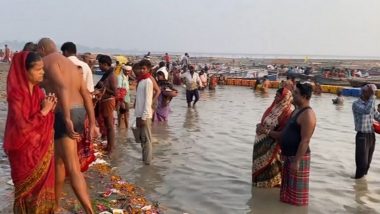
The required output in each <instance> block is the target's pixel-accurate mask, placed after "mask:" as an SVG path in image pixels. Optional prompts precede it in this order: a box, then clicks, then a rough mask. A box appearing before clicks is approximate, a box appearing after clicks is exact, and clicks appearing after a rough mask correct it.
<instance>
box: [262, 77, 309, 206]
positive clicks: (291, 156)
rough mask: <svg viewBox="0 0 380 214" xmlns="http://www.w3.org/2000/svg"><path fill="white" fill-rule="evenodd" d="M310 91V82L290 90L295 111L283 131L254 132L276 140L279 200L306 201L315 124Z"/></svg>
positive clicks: (305, 203) (300, 204)
mask: <svg viewBox="0 0 380 214" xmlns="http://www.w3.org/2000/svg"><path fill="white" fill-rule="evenodd" d="M312 93H313V88H312V86H311V85H310V84H308V83H302V84H301V83H297V84H296V89H295V90H294V93H293V101H294V104H295V106H296V110H295V111H294V112H293V115H292V116H291V118H290V119H289V121H288V123H287V124H286V126H285V128H284V130H283V131H281V132H278V131H269V132H266V131H265V129H260V130H259V131H258V133H267V134H268V135H269V136H271V137H273V138H275V139H278V140H280V143H281V154H282V159H283V166H282V173H281V176H282V180H281V190H280V200H281V201H282V202H284V203H288V204H292V205H297V206H305V205H308V203H309V175H310V148H309V143H310V139H311V137H312V135H313V133H314V129H315V125H316V117H315V113H314V111H313V110H312V109H311V107H310V98H311V95H312ZM263 130H264V131H263Z"/></svg>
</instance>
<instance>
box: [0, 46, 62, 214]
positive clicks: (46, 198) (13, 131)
mask: <svg viewBox="0 0 380 214" xmlns="http://www.w3.org/2000/svg"><path fill="white" fill-rule="evenodd" d="M43 75H44V71H43V62H42V59H41V57H40V56H39V55H38V54H37V53H34V52H26V51H25V52H20V53H17V54H15V56H14V58H13V60H12V64H11V67H10V69H9V73H8V79H7V97H8V118H7V123H6V128H5V136H4V151H5V153H6V154H7V156H8V158H9V162H10V166H11V176H12V180H13V183H14V187H15V201H14V206H13V211H14V213H17V214H20V213H21V214H24V213H28V214H30V213H33V214H34V213H44V214H45V213H54V205H55V195H54V155H53V154H54V150H53V137H54V135H53V123H54V114H53V113H52V110H54V108H55V105H56V102H57V99H56V97H55V96H54V95H52V94H49V96H47V97H45V95H44V93H43V91H42V90H41V89H40V88H39V86H38V84H39V83H40V82H42V80H43Z"/></svg>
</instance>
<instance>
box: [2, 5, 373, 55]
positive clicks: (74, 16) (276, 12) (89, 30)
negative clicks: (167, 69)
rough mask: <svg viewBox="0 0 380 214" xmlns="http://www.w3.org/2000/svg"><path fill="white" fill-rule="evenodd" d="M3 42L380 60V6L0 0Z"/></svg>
mask: <svg viewBox="0 0 380 214" xmlns="http://www.w3.org/2000/svg"><path fill="white" fill-rule="evenodd" d="M0 5H1V13H0V41H4V40H20V41H29V40H34V41H36V40H38V39H39V38H40V37H46V36H48V37H51V38H53V39H54V40H56V41H57V42H58V43H62V42H65V41H69V40H70V41H73V42H75V43H78V44H82V45H86V46H90V47H103V48H120V49H125V50H132V49H138V50H151V51H181V52H182V51H188V52H190V53H191V52H207V53H251V54H294V55H341V56H380V0H187V1H184V0H129V1H127V0H109V1H106V0H1V2H0Z"/></svg>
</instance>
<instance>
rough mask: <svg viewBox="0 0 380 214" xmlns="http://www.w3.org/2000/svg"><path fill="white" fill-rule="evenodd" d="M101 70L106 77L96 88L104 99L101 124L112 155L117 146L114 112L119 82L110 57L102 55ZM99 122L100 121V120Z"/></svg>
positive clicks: (102, 99)
mask: <svg viewBox="0 0 380 214" xmlns="http://www.w3.org/2000/svg"><path fill="white" fill-rule="evenodd" d="M98 62H99V68H100V70H102V71H103V72H104V75H103V76H102V78H101V79H100V80H99V82H98V84H97V85H96V86H95V88H96V89H97V90H100V91H102V94H103V95H102V98H101V100H100V101H99V112H98V113H99V115H98V116H99V117H100V118H101V120H100V122H99V123H102V122H101V121H103V126H101V127H104V128H103V131H102V135H103V136H104V135H106V136H107V152H108V153H109V154H111V153H112V151H113V148H114V145H115V127H114V117H113V116H114V111H115V109H116V88H117V80H116V76H115V75H114V70H113V68H112V67H111V64H112V59H111V57H110V56H107V55H102V56H100V57H99V59H98ZM98 121H99V120H98Z"/></svg>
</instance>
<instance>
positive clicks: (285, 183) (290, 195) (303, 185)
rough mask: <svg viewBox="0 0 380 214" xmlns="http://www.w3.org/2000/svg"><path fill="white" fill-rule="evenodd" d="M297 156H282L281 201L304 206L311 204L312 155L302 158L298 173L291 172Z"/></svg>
mask: <svg viewBox="0 0 380 214" xmlns="http://www.w3.org/2000/svg"><path fill="white" fill-rule="evenodd" d="M294 158H295V156H282V160H283V161H284V164H283V169H282V181H281V191H280V200H281V201H282V202H285V203H288V204H292V205H297V206H304V205H307V204H308V203H309V175H310V154H307V155H305V156H303V157H302V159H301V162H300V166H299V169H298V171H297V172H296V173H294V172H291V171H290V164H291V163H292V162H293V160H294Z"/></svg>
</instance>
